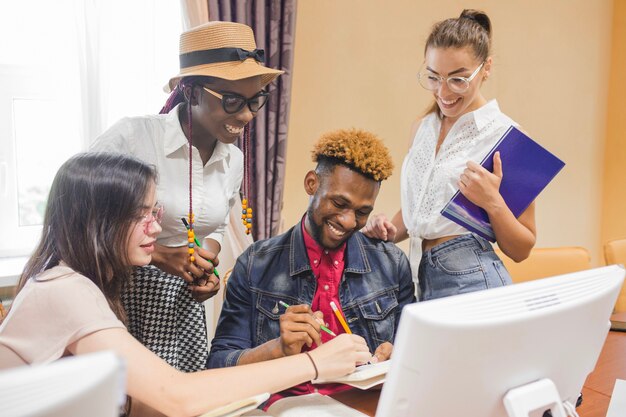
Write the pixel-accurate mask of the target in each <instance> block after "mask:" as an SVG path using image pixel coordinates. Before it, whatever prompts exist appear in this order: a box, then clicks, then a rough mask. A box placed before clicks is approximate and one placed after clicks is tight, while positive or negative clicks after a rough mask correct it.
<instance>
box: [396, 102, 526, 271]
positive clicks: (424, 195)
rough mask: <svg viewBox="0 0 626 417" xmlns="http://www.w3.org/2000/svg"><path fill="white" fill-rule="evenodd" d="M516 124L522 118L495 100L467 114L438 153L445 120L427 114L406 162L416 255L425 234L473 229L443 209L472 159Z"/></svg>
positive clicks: (406, 202) (406, 198) (406, 216)
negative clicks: (444, 213) (450, 217)
mask: <svg viewBox="0 0 626 417" xmlns="http://www.w3.org/2000/svg"><path fill="white" fill-rule="evenodd" d="M511 125H514V126H517V123H515V122H514V121H513V120H512V119H511V118H509V117H508V116H506V115H505V114H503V113H502V112H501V111H500V108H499V107H498V103H497V102H496V100H491V101H489V102H488V103H487V104H485V105H484V106H482V107H481V108H479V109H477V110H475V111H473V112H469V113H466V114H464V115H463V116H461V117H460V118H459V120H457V122H456V123H455V124H454V125H453V126H452V128H451V129H450V131H449V132H448V135H447V136H446V137H445V139H444V140H443V143H442V144H441V147H440V148H439V152H438V153H437V155H435V149H436V146H437V139H438V137H439V131H440V129H441V120H440V119H439V118H438V117H437V115H436V114H435V113H430V114H428V115H426V116H425V117H424V118H423V119H422V122H421V124H420V126H419V129H418V130H417V133H416V134H415V138H414V139H413V144H412V145H411V149H410V150H409V153H408V154H407V156H406V157H405V158H404V162H403V164H402V178H401V198H402V218H403V220H404V224H405V225H406V227H407V230H408V233H409V236H410V237H411V258H413V257H414V256H418V255H421V250H420V249H421V240H422V239H435V238H439V237H443V236H451V235H461V234H467V233H470V232H469V231H468V230H467V229H465V228H464V227H462V226H459V225H458V224H456V223H454V222H452V221H451V220H448V219H447V218H445V217H443V216H442V215H441V214H440V212H441V209H442V208H443V206H444V205H445V204H446V203H447V202H448V201H449V200H450V198H452V196H453V195H454V193H455V192H456V191H457V190H458V187H457V185H456V183H457V181H458V179H459V177H460V176H461V174H462V172H463V170H464V169H465V167H466V164H467V161H469V160H472V161H475V162H477V163H480V162H481V161H482V160H483V158H484V157H485V155H486V154H487V153H488V152H489V150H491V148H492V147H493V145H495V143H496V142H497V141H498V139H499V138H500V137H501V136H502V134H503V133H504V132H505V131H506V130H507V129H508V128H509V126H511ZM416 240H419V242H416ZM414 247H415V248H414ZM417 247H419V248H417ZM414 252H415V253H414ZM411 261H412V262H411V264H413V263H414V262H416V261H417V262H419V258H418V259H411ZM415 274H417V270H415Z"/></svg>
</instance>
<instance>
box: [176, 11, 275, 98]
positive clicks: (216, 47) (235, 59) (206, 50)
mask: <svg viewBox="0 0 626 417" xmlns="http://www.w3.org/2000/svg"><path fill="white" fill-rule="evenodd" d="M264 55H265V54H264V51H263V50H262V49H257V48H256V42H255V41H254V33H252V28H250V26H247V25H243V24H241V23H233V22H218V21H214V22H208V23H205V24H203V25H200V26H196V27H195V28H192V29H190V30H188V31H186V32H183V33H182V34H181V35H180V46H179V59H180V73H179V74H178V75H176V76H175V77H173V78H171V79H170V81H169V83H168V85H166V86H165V90H166V91H168V92H169V91H171V90H173V89H174V87H176V84H178V82H179V81H180V79H181V78H182V77H187V76H191V75H200V76H208V77H217V78H223V79H225V80H231V81H232V80H241V79H244V78H249V77H254V76H257V75H260V76H261V84H262V86H265V85H267V84H269V83H270V82H272V81H273V80H274V78H276V77H278V76H279V75H280V74H282V73H284V71H280V70H276V69H273V68H268V67H266V66H264V65H263V61H264Z"/></svg>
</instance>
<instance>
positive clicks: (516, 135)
mask: <svg viewBox="0 0 626 417" xmlns="http://www.w3.org/2000/svg"><path fill="white" fill-rule="evenodd" d="M496 151H500V158H501V160H502V172H503V177H502V182H501V183H500V194H502V197H503V198H504V201H505V202H506V205H507V206H508V207H509V209H510V210H511V212H512V213H513V215H515V217H519V216H520V214H522V213H523V212H524V210H526V208H528V206H529V205H530V203H532V202H533V200H535V198H537V196H538V195H539V193H541V191H543V189H544V188H546V186H547V185H548V183H549V182H550V181H552V179H553V178H554V177H555V176H556V174H558V173H559V171H560V170H561V169H562V168H563V167H564V166H565V163H564V162H563V161H561V160H560V159H559V158H557V157H556V156H554V155H553V154H551V153H550V152H549V151H547V150H546V149H545V148H543V147H542V146H541V145H539V144H538V143H537V142H535V141H534V140H532V139H531V138H529V137H528V136H526V135H525V134H524V133H522V132H521V131H520V130H519V129H517V128H515V127H513V126H511V127H510V128H509V129H508V130H507V131H506V132H505V133H504V135H502V137H501V138H500V140H498V142H497V143H496V144H495V146H494V147H493V148H492V149H491V151H489V153H488V154H487V156H486V157H485V159H483V161H482V162H481V165H482V166H483V167H484V168H485V169H487V170H488V171H489V172H493V154H494V153H495V152H496ZM441 214H442V215H443V216H444V217H447V218H448V219H450V220H452V221H453V222H455V223H458V224H460V225H461V226H463V227H465V228H466V229H468V230H470V231H472V232H474V233H476V234H478V235H480V236H482V237H484V238H485V239H487V240H489V241H491V242H495V241H496V237H495V234H494V233H493V229H492V228H491V224H490V223H489V217H488V216H487V212H486V211H485V210H483V209H481V208H480V207H478V206H477V205H476V204H474V203H472V202H471V201H469V200H468V199H467V198H466V197H465V196H464V195H463V194H461V192H460V191H457V192H456V194H454V196H453V197H452V198H451V199H450V201H449V202H448V204H446V205H445V207H444V208H443V210H441Z"/></svg>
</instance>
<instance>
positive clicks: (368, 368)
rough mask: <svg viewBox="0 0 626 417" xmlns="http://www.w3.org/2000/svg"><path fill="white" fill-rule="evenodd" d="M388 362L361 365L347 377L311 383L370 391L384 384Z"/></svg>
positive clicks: (317, 380) (318, 380)
mask: <svg viewBox="0 0 626 417" xmlns="http://www.w3.org/2000/svg"><path fill="white" fill-rule="evenodd" d="M390 364H391V361H390V360H387V361H384V362H378V363H373V364H369V365H362V366H359V367H357V368H356V370H355V371H354V372H353V373H351V374H348V375H345V376H342V377H339V378H333V379H316V380H314V381H312V382H313V383H314V384H327V383H329V382H337V383H341V384H346V385H351V386H353V387H355V388H359V389H370V388H372V387H374V386H376V385H378V384H382V383H383V382H385V379H386V377H387V372H388V371H389V365H390Z"/></svg>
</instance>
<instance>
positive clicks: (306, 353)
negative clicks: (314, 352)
mask: <svg viewBox="0 0 626 417" xmlns="http://www.w3.org/2000/svg"><path fill="white" fill-rule="evenodd" d="M304 354H305V355H306V356H307V357H308V358H309V360H310V361H311V363H312V364H313V369H315V378H313V379H317V377H319V376H320V374H319V372H318V371H317V366H315V362H314V361H313V358H312V357H311V354H310V353H309V352H304Z"/></svg>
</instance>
